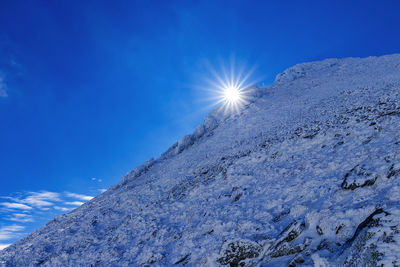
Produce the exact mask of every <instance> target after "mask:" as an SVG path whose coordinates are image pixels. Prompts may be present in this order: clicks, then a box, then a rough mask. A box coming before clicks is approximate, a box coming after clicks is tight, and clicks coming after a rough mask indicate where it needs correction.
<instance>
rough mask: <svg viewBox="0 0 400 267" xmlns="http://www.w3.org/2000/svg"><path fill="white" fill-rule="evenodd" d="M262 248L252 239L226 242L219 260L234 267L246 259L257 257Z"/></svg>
mask: <svg viewBox="0 0 400 267" xmlns="http://www.w3.org/2000/svg"><path fill="white" fill-rule="evenodd" d="M261 250H262V248H261V246H260V245H259V244H257V243H256V242H253V241H250V240H237V241H229V242H225V243H224V244H223V245H222V248H221V251H220V255H221V257H220V258H219V259H218V262H219V263H220V264H222V265H228V264H229V265H230V266H232V267H234V266H239V263H240V262H241V261H243V260H246V259H251V258H256V257H258V256H259V255H260V252H261Z"/></svg>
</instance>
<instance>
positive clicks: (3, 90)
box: [0, 76, 8, 97]
mask: <svg viewBox="0 0 400 267" xmlns="http://www.w3.org/2000/svg"><path fill="white" fill-rule="evenodd" d="M7 96H8V94H7V85H6V83H5V82H4V78H3V77H1V76H0V97H7Z"/></svg>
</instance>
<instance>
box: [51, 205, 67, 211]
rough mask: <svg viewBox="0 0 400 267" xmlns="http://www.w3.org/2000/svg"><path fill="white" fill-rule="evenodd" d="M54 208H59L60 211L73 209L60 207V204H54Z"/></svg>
mask: <svg viewBox="0 0 400 267" xmlns="http://www.w3.org/2000/svg"><path fill="white" fill-rule="evenodd" d="M54 209H56V210H59V211H70V210H71V208H66V207H60V206H54Z"/></svg>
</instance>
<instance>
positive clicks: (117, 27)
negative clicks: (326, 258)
mask: <svg viewBox="0 0 400 267" xmlns="http://www.w3.org/2000/svg"><path fill="white" fill-rule="evenodd" d="M350 2H351V3H350ZM0 10H1V16H0V137H1V147H0V248H1V246H2V245H1V244H3V245H4V244H9V243H12V242H14V241H15V240H17V239H18V238H20V237H22V236H24V235H25V234H27V233H29V232H30V231H32V230H33V229H36V228H37V227H39V226H41V225H43V224H44V223H46V222H47V221H48V220H51V219H52V218H53V217H54V216H57V215H60V214H63V213H65V212H67V211H68V210H70V209H72V208H74V207H76V206H78V205H79V204H80V203H82V202H84V201H87V200H89V199H90V197H91V196H95V195H97V194H99V193H100V192H101V190H103V189H106V188H108V187H109V186H110V185H113V184H116V183H117V182H118V181H119V180H120V179H121V177H122V176H123V175H124V174H125V173H126V172H128V171H130V170H132V169H133V168H134V167H136V166H138V165H140V164H141V163H143V162H144V161H146V160H147V159H149V158H150V157H157V156H159V155H160V154H161V153H162V152H163V151H165V150H166V149H167V148H168V147H169V146H170V145H172V144H173V143H174V142H175V141H176V140H178V139H179V137H181V136H182V135H184V134H187V133H190V132H191V131H192V130H193V129H194V128H195V126H197V125H198V124H199V123H201V122H202V120H203V119H204V116H205V115H206V114H207V112H208V111H209V110H210V104H212V102H210V101H209V100H208V98H209V97H210V95H209V93H207V91H206V90H204V89H207V87H208V86H210V85H209V83H208V82H207V80H208V79H212V77H213V76H212V75H211V71H210V66H213V67H214V68H215V69H217V72H218V70H221V68H222V67H221V66H223V65H225V66H228V65H229V64H230V62H231V59H232V58H234V59H235V65H236V66H241V67H246V69H250V68H252V67H255V71H254V72H253V75H252V77H253V78H254V80H255V81H257V83H258V84H259V85H261V84H270V83H272V82H273V80H274V77H275V75H276V74H278V73H279V72H282V71H283V70H284V69H285V68H287V67H290V66H291V65H293V64H296V63H300V62H304V61H312V60H320V59H323V58H327V57H348V56H355V57H365V56H371V55H383V54H391V53H399V52H400V51H399V50H400V27H399V26H400V16H398V14H399V12H400V2H398V1H244V0H243V1H238V0H230V1H183V0H182V1H173V0H171V1H113V2H112V3H111V2H110V1H40V0H16V1H6V0H3V1H0Z"/></svg>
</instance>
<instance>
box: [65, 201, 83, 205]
mask: <svg viewBox="0 0 400 267" xmlns="http://www.w3.org/2000/svg"><path fill="white" fill-rule="evenodd" d="M83 203H84V202H82V201H67V202H65V203H64V204H65V205H71V206H80V205H82V204H83Z"/></svg>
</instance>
